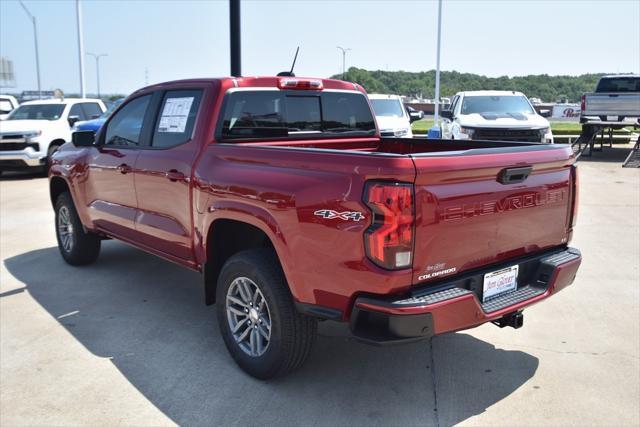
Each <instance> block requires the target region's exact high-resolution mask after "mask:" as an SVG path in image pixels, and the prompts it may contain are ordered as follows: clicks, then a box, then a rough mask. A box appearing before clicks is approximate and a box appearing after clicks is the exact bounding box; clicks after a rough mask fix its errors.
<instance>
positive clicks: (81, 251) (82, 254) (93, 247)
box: [55, 192, 100, 265]
mask: <svg viewBox="0 0 640 427" xmlns="http://www.w3.org/2000/svg"><path fill="white" fill-rule="evenodd" d="M55 213H56V219H55V227H56V239H57V240H58V249H59V250H60V254H61V255H62V258H64V260H65V261H66V262H67V263H68V264H71V265H87V264H91V263H92V262H94V261H95V260H96V259H97V258H98V255H99V254H100V237H99V236H98V235H96V234H93V233H87V232H85V231H84V228H83V227H82V223H81V222H80V218H79V217H78V212H77V211H76V207H75V206H74V204H73V199H72V198H71V195H70V194H69V193H68V192H64V193H62V194H60V195H59V196H58V198H57V199H56V204H55ZM65 218H68V221H67V220H66V219H65ZM65 223H68V224H69V225H70V226H71V227H68V226H67V227H66V228H65V227H64V224H65ZM63 229H64V230H63ZM65 232H66V233H68V234H65V235H64V236H63V233H65ZM67 237H68V239H67ZM69 242H70V244H69Z"/></svg>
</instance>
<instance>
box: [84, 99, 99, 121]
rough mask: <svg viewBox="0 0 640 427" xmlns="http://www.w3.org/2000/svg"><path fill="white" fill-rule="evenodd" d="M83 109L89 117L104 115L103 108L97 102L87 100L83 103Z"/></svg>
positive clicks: (95, 117)
mask: <svg viewBox="0 0 640 427" xmlns="http://www.w3.org/2000/svg"><path fill="white" fill-rule="evenodd" d="M82 109H83V110H84V114H85V116H87V119H97V118H98V117H100V116H101V115H102V108H100V105H98V103H97V102H85V103H84V104H82Z"/></svg>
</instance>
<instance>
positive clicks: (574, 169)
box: [571, 165, 580, 228]
mask: <svg viewBox="0 0 640 427" xmlns="http://www.w3.org/2000/svg"><path fill="white" fill-rule="evenodd" d="M571 180H572V181H573V201H572V203H573V207H572V208H571V228H573V227H575V226H576V221H577V220H578V203H579V197H578V196H579V195H580V189H579V184H580V179H579V177H578V166H577V165H573V166H572V167H571Z"/></svg>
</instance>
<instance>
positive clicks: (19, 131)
mask: <svg viewBox="0 0 640 427" xmlns="http://www.w3.org/2000/svg"><path fill="white" fill-rule="evenodd" d="M104 110H105V107H104V104H103V103H102V101H101V100H99V99H72V98H68V99H47V100H41V101H28V102H25V103H23V104H21V105H20V106H19V107H18V108H16V109H15V110H13V111H12V112H11V114H9V117H7V119H6V120H3V121H2V122H0V171H5V170H13V169H25V168H31V167H40V168H42V167H45V168H46V167H47V165H48V160H49V159H50V158H51V155H52V154H53V153H55V152H56V151H57V150H58V149H59V148H60V146H61V145H62V144H64V143H65V142H68V141H71V127H72V126H73V125H74V124H75V123H76V122H77V121H79V120H86V119H87V118H89V117H93V116H99V115H100V114H102V113H103V112H104Z"/></svg>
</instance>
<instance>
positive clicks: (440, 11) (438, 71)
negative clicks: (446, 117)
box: [433, 0, 442, 123]
mask: <svg viewBox="0 0 640 427" xmlns="http://www.w3.org/2000/svg"><path fill="white" fill-rule="evenodd" d="M441 28H442V0H438V46H437V48H436V108H435V114H434V117H433V118H434V120H435V122H436V123H438V115H439V114H440V33H441Z"/></svg>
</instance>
